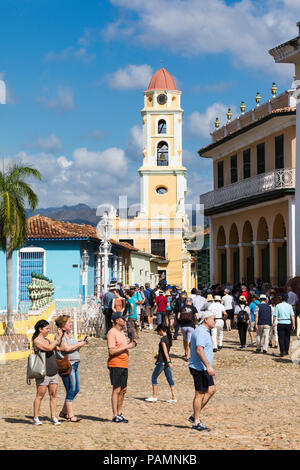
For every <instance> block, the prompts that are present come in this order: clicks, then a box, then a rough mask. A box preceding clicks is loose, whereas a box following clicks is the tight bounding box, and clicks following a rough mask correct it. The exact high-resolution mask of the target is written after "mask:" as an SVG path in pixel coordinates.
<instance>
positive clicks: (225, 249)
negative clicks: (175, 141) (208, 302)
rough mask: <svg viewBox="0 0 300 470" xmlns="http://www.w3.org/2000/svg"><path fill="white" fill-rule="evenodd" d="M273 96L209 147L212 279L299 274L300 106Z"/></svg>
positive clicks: (282, 278)
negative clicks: (299, 118)
mask: <svg viewBox="0 0 300 470" xmlns="http://www.w3.org/2000/svg"><path fill="white" fill-rule="evenodd" d="M271 90H272V95H273V97H272V98H271V99H269V100H268V101H267V102H265V103H263V104H262V105H260V100H261V97H260V95H259V93H258V94H257V96H256V104H257V105H256V107H255V108H254V109H251V110H250V111H249V112H247V113H245V105H244V103H242V105H241V112H242V114H241V115H240V116H239V117H238V118H237V119H235V120H233V121H231V116H232V115H231V112H230V110H229V112H228V114H227V118H228V122H227V124H226V125H224V126H223V127H221V128H218V126H219V120H218V119H217V120H216V123H215V125H216V130H215V131H214V132H213V133H212V142H211V143H210V144H209V145H207V146H206V147H203V148H201V149H200V150H199V151H198V153H199V155H200V156H201V157H202V158H211V159H212V160H213V174H214V181H213V184H214V189H213V191H210V192H208V193H206V194H203V195H201V197H200V202H201V203H202V204H204V209H205V212H204V213H205V215H206V216H208V218H209V232H210V276H211V279H210V280H211V282H212V283H216V282H221V283H225V282H227V283H230V284H235V283H237V282H238V281H244V282H251V281H253V280H255V281H256V280H259V279H260V280H262V281H269V282H271V283H272V284H273V285H277V286H283V285H285V283H286V281H287V279H288V278H291V277H293V276H294V275H295V236H294V227H295V158H296V108H295V106H296V102H295V98H294V90H288V91H286V92H284V93H282V94H281V95H279V96H276V91H277V89H276V85H275V84H273V87H272V89H271Z"/></svg>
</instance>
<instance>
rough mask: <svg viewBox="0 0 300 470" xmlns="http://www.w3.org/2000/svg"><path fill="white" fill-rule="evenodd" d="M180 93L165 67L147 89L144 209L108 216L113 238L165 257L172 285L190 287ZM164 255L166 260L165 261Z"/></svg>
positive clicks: (162, 267) (163, 273) (163, 265)
mask: <svg viewBox="0 0 300 470" xmlns="http://www.w3.org/2000/svg"><path fill="white" fill-rule="evenodd" d="M180 99H181V91H179V90H177V87H176V84H175V81H174V79H173V77H172V76H171V75H170V73H169V72H168V71H167V70H166V69H165V68H161V69H159V70H157V72H156V73H155V74H154V75H153V77H152V79H151V81H150V83H149V86H148V89H147V90H146V91H145V92H144V108H143V109H142V119H143V149H144V150H143V162H142V166H141V167H140V168H139V170H138V172H139V176H140V197H141V200H140V203H141V204H140V207H141V210H140V212H139V213H138V215H137V216H136V217H134V218H132V219H128V218H127V217H122V215H121V214H120V215H118V216H117V213H116V211H115V210H112V211H111V212H110V214H109V218H110V223H111V224H112V226H113V230H112V237H113V238H115V239H117V240H127V241H130V243H132V244H133V245H134V246H135V247H137V248H138V249H139V250H141V251H145V252H149V253H152V254H156V255H159V256H161V257H162V258H161V260H162V262H161V264H160V266H159V269H158V272H159V274H160V276H161V278H165V279H166V280H167V282H168V283H169V284H176V285H180V286H182V287H183V288H184V289H186V290H190V279H191V257H190V255H189V253H188V252H187V250H186V246H185V242H184V239H183V236H184V232H185V231H187V230H188V221H187V217H186V213H185V206H184V203H185V194H186V190H187V185H186V168H185V167H184V166H183V165H182V116H183V110H182V108H181V103H180ZM163 258H164V259H165V261H164V262H163Z"/></svg>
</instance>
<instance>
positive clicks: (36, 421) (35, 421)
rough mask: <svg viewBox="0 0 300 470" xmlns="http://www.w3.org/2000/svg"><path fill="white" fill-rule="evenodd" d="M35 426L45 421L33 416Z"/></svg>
mask: <svg viewBox="0 0 300 470" xmlns="http://www.w3.org/2000/svg"><path fill="white" fill-rule="evenodd" d="M33 424H34V426H41V425H42V424H43V423H42V421H40V420H39V418H33Z"/></svg>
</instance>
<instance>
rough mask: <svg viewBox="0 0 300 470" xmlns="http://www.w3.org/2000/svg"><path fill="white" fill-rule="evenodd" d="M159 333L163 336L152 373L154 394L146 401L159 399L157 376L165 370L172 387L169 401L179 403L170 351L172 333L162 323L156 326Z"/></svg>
mask: <svg viewBox="0 0 300 470" xmlns="http://www.w3.org/2000/svg"><path fill="white" fill-rule="evenodd" d="M156 331H157V333H158V334H159V336H161V340H160V343H159V348H158V354H157V355H156V356H154V359H156V362H155V366H156V367H155V369H154V371H153V374H152V388H153V392H152V396H151V397H149V398H146V401H148V402H155V401H157V387H158V384H157V378H158V376H159V375H160V374H161V373H162V371H164V373H165V376H166V379H167V381H168V383H169V385H170V388H171V394H172V398H171V399H170V400H167V401H168V403H177V400H176V396H175V387H174V381H173V377H172V370H173V364H172V361H171V359H170V355H169V351H170V348H171V346H172V334H171V331H170V329H169V328H168V327H167V326H166V325H164V324H160V325H158V327H157V328H156Z"/></svg>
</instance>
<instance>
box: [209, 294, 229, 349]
mask: <svg viewBox="0 0 300 470" xmlns="http://www.w3.org/2000/svg"><path fill="white" fill-rule="evenodd" d="M208 310H211V311H212V312H213V314H214V315H215V316H216V323H215V326H214V328H213V329H212V330H211V340H212V344H213V351H214V352H217V351H218V349H222V347H223V328H224V319H225V318H226V311H225V308H224V305H223V304H222V298H221V296H220V295H215V297H214V302H212V303H211V305H210V306H209V307H208Z"/></svg>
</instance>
